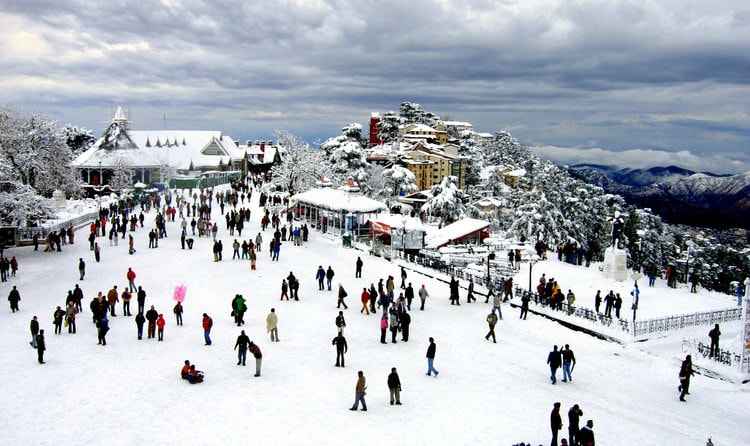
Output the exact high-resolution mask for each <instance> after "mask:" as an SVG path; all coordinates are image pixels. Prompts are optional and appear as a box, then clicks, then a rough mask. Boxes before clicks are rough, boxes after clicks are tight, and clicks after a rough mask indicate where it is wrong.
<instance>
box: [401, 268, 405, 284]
mask: <svg viewBox="0 0 750 446" xmlns="http://www.w3.org/2000/svg"><path fill="white" fill-rule="evenodd" d="M404 288H406V269H405V268H404V267H403V266H402V267H401V289H404Z"/></svg>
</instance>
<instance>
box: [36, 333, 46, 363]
mask: <svg viewBox="0 0 750 446" xmlns="http://www.w3.org/2000/svg"><path fill="white" fill-rule="evenodd" d="M45 350H47V346H46V345H45V343H44V330H39V334H38V335H36V355H37V360H38V361H39V364H44V351H45Z"/></svg>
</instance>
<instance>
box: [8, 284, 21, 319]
mask: <svg viewBox="0 0 750 446" xmlns="http://www.w3.org/2000/svg"><path fill="white" fill-rule="evenodd" d="M20 301H21V293H19V292H18V289H17V288H16V286H15V285H13V289H12V290H10V293H8V302H10V311H11V313H15V312H16V311H20V310H19V308H18V302H20Z"/></svg>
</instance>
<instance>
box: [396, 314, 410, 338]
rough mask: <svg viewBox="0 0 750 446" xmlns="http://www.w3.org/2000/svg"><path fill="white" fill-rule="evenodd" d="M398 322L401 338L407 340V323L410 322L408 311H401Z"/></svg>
mask: <svg viewBox="0 0 750 446" xmlns="http://www.w3.org/2000/svg"><path fill="white" fill-rule="evenodd" d="M399 322H400V323H401V340H402V341H404V342H409V324H411V316H409V313H407V312H406V311H404V312H403V313H401V317H400V318H399Z"/></svg>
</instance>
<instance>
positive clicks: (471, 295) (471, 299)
mask: <svg viewBox="0 0 750 446" xmlns="http://www.w3.org/2000/svg"><path fill="white" fill-rule="evenodd" d="M476 301H477V298H476V297H474V281H473V280H471V279H469V291H468V292H467V293H466V303H467V304H470V303H472V302H476Z"/></svg>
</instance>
